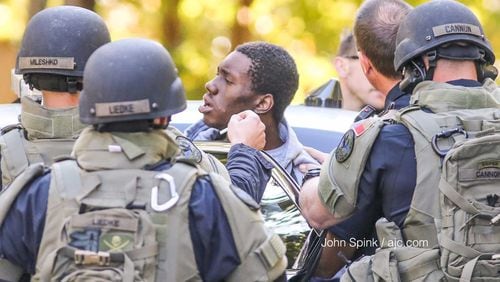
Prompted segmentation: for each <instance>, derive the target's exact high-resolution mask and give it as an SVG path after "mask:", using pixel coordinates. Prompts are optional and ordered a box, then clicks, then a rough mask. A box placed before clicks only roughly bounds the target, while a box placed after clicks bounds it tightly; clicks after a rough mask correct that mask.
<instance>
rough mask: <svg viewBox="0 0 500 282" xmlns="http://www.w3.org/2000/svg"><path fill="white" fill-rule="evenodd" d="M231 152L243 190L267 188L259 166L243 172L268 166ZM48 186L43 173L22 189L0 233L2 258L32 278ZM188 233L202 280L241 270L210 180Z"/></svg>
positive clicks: (194, 203) (202, 186)
mask: <svg viewBox="0 0 500 282" xmlns="http://www.w3.org/2000/svg"><path fill="white" fill-rule="evenodd" d="M233 147H234V148H232V150H231V151H230V154H229V155H228V158H229V159H230V160H231V161H234V162H236V161H238V160H239V159H241V158H243V159H245V160H246V162H241V163H239V164H240V169H241V171H233V173H232V174H235V175H237V176H238V177H237V178H238V179H240V180H241V179H242V178H246V179H252V180H251V181H250V182H248V181H243V180H241V181H240V184H242V185H256V186H253V187H262V186H264V187H265V185H264V184H263V183H262V182H265V183H267V181H268V179H269V177H267V178H266V177H265V176H266V175H269V174H268V173H266V172H265V170H263V168H262V165H259V166H255V165H253V166H252V167H246V166H247V165H248V164H249V162H250V163H252V162H253V163H254V164H255V163H256V162H261V163H262V164H264V166H269V163H267V162H266V161H265V160H263V159H261V158H262V157H261V155H260V154H259V153H258V151H255V150H251V149H249V148H248V147H246V146H244V145H235V146H233ZM254 166H255V167H254ZM168 167H170V164H164V165H162V166H159V167H157V168H155V169H154V170H158V171H160V170H164V169H167V168H168ZM250 176H252V177H250ZM256 176H263V177H261V178H260V177H256ZM245 183H246V184H245ZM49 184H50V173H46V174H45V175H44V176H42V177H39V178H37V179H35V180H34V181H33V182H32V183H31V184H30V185H29V186H28V187H26V188H25V189H23V191H22V192H21V193H20V194H19V195H18V197H17V199H16V202H15V203H14V205H13V206H12V208H11V209H10V211H9V213H8V215H7V217H6V218H5V221H4V224H3V225H2V226H1V227H0V256H2V257H5V258H7V259H8V260H9V261H11V262H12V263H14V264H16V265H19V266H21V267H23V268H24V270H25V271H26V272H28V273H34V272H35V265H36V257H37V254H38V248H39V246H40V242H41V238H42V234H43V229H44V225H45V214H46V211H47V202H48V192H49ZM253 187H249V186H245V187H241V188H242V189H243V190H245V191H252V189H250V188H253ZM262 193H263V191H262ZM251 195H254V196H255V197H262V195H261V191H254V192H253V193H252V194H251ZM255 200H256V201H257V199H255ZM189 231H190V235H191V241H192V243H193V249H194V252H195V259H196V264H197V266H198V270H199V272H200V274H201V277H202V278H203V280H205V281H221V280H223V279H224V278H225V277H227V276H228V275H229V274H230V273H231V272H232V271H233V270H234V269H235V268H236V267H237V266H238V265H239V264H240V258H239V256H238V253H237V250H236V246H235V243H234V239H233V236H232V233H231V229H230V226H229V223H228V220H227V217H226V214H225V212H224V210H223V209H222V206H221V204H220V201H219V199H218V198H217V195H216V193H215V191H214V190H213V188H212V184H211V182H210V179H209V178H208V177H201V178H198V180H197V181H196V183H195V187H194V188H193V191H192V194H191V198H190V201H189Z"/></svg>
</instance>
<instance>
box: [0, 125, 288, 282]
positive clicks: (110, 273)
mask: <svg viewBox="0 0 500 282" xmlns="http://www.w3.org/2000/svg"><path fill="white" fill-rule="evenodd" d="M176 154H177V144H175V142H173V140H172V139H171V138H170V137H169V136H168V135H167V134H166V133H165V132H163V131H161V130H155V131H153V132H149V133H113V134H110V133H98V132H96V131H94V130H93V129H92V128H87V129H84V131H83V132H82V133H81V135H80V138H79V139H78V140H77V142H76V143H75V147H74V156H75V157H76V161H73V160H66V161H62V162H57V163H55V164H54V165H53V166H52V170H51V183H50V189H49V199H48V207H47V213H46V222H45V228H44V233H43V236H42V241H41V244H40V248H39V252H38V257H37V265H36V274H35V275H34V276H33V281H61V280H64V279H67V281H73V280H78V279H87V280H88V281H99V280H102V281H201V277H200V275H199V273H198V269H197V265H196V261H195V258H194V252H193V246H192V242H191V238H190V236H189V208H188V205H189V199H190V195H191V190H192V188H193V184H194V183H195V181H196V179H197V178H198V177H199V176H202V175H207V173H206V172H204V171H203V170H201V169H200V168H198V167H196V166H193V165H192V164H191V163H184V162H177V163H175V164H173V166H172V167H171V168H169V169H167V170H166V171H147V170H143V169H140V168H142V167H144V166H146V165H148V164H149V165H151V164H155V163H158V162H159V161H161V160H165V159H174V158H175V156H176ZM33 170H34V169H31V167H30V168H29V169H28V170H27V172H26V173H32V174H33V172H32V171H33ZM36 171H37V170H35V172H36ZM208 176H209V178H210V179H211V182H212V185H213V189H214V191H215V192H216V194H217V197H218V199H219V200H220V202H221V205H222V208H223V209H224V211H225V213H226V216H227V219H228V222H229V226H230V227H231V232H232V234H233V238H234V241H235V245H236V248H237V252H238V254H239V257H240V260H241V264H240V265H239V266H238V267H237V268H236V269H235V270H234V271H233V272H232V273H231V275H230V276H229V277H227V280H228V281H271V280H274V279H276V278H277V277H279V276H280V275H281V274H282V273H283V271H284V269H285V267H286V256H285V246H284V244H283V242H282V241H281V239H280V238H279V237H278V236H277V235H276V234H273V233H272V232H270V231H269V230H267V229H266V228H265V227H264V221H263V219H262V215H261V214H260V212H259V211H258V210H252V209H250V208H249V207H248V206H246V205H245V204H244V203H243V202H242V201H241V200H239V198H238V197H237V196H236V195H235V194H234V192H233V191H232V188H231V186H230V184H229V183H228V182H227V181H226V180H224V179H223V178H222V177H221V176H219V175H217V174H214V173H210V174H208ZM25 178H26V177H25V175H24V173H23V174H21V176H20V177H19V178H18V179H16V181H15V182H14V183H13V184H12V187H11V188H9V189H7V190H6V192H10V190H11V189H12V191H15V190H16V189H17V188H18V187H16V186H17V185H16V184H17V183H24V182H23V180H24V179H25ZM12 193H14V192H12ZM1 216H2V214H0V219H1ZM0 266H1V265H0ZM0 270H1V269H0ZM0 274H1V271H0ZM0 277H1V276H0ZM64 281H66V280H64Z"/></svg>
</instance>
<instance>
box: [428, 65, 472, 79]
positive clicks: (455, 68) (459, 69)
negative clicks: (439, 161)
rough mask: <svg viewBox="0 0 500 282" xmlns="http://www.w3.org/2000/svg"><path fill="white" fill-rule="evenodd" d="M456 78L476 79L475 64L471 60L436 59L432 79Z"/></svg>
mask: <svg viewBox="0 0 500 282" xmlns="http://www.w3.org/2000/svg"><path fill="white" fill-rule="evenodd" d="M457 79H469V80H476V81H477V72H476V65H475V63H474V62H473V61H454V60H439V61H437V65H436V70H435V71H434V76H433V79H432V80H433V81H436V82H448V81H452V80H457Z"/></svg>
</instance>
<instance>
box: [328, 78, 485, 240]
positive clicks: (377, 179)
mask: <svg viewBox="0 0 500 282" xmlns="http://www.w3.org/2000/svg"><path fill="white" fill-rule="evenodd" d="M448 83H450V84H453V85H459V86H465V87H477V86H481V84H480V83H479V82H477V81H471V80H456V81H450V82H448ZM409 98H410V95H407V94H404V93H401V91H400V90H399V87H397V89H395V88H393V89H392V90H391V92H390V94H389V95H388V100H389V99H391V101H390V102H388V103H386V106H390V105H394V107H395V109H399V108H402V107H405V106H408V102H409ZM405 101H407V102H406V104H405ZM424 110H425V109H424ZM416 167H417V163H416V157H415V150H414V142H413V138H412V136H411V133H410V131H409V130H408V129H407V128H406V127H405V126H403V125H401V124H387V125H385V126H384V127H383V128H382V129H381V131H380V133H379V136H378V137H377V139H376V140H375V142H374V144H373V147H372V150H371V152H370V156H369V157H368V159H367V162H366V165H365V169H364V171H363V174H362V175H361V179H360V183H359V186H358V199H357V207H356V211H355V212H354V214H353V215H352V217H350V218H349V219H347V220H345V221H343V222H341V223H339V224H337V225H335V226H332V227H330V228H329V230H330V231H331V232H332V233H333V234H335V235H336V236H337V237H339V238H340V239H343V240H347V241H349V240H353V239H356V240H363V239H365V238H372V236H373V235H374V234H375V222H376V221H377V220H378V219H379V218H380V217H385V218H387V220H389V221H393V222H395V223H396V224H397V225H398V226H399V227H400V228H401V227H402V226H403V223H404V220H405V218H406V215H407V214H408V211H409V209H410V204H411V200H412V197H413V192H414V190H415V185H416V178H417V168H416Z"/></svg>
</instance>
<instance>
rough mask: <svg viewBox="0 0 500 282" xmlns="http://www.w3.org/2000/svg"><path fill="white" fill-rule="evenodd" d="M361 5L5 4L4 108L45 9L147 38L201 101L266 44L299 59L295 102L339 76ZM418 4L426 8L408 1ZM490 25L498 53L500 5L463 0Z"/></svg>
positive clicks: (24, 0)
mask: <svg viewBox="0 0 500 282" xmlns="http://www.w3.org/2000/svg"><path fill="white" fill-rule="evenodd" d="M361 2H362V1H361V0H350V1H349V0H274V1H267V0H222V1H221V0H203V1H202V0H64V1H63V0H31V1H29V0H0V62H2V63H1V64H0V102H4V103H5V102H10V101H12V100H13V99H14V96H13V94H12V93H11V91H10V87H9V86H10V69H12V68H13V67H14V64H15V56H16V52H17V48H18V46H19V41H20V39H21V37H22V34H23V30H24V27H25V25H26V23H27V21H28V20H29V18H30V17H31V16H32V15H33V14H35V13H36V12H38V11H39V10H41V9H43V8H45V7H52V6H57V5H63V4H67V5H77V6H81V7H85V8H87V9H91V10H94V11H96V12H97V13H98V14H100V15H101V16H102V17H103V18H104V19H105V21H106V23H107V24H108V27H109V29H110V31H111V35H112V39H113V40H117V39H121V38H126V37H145V38H150V39H154V40H158V41H160V42H162V43H163V44H164V46H165V47H167V48H168V49H169V51H170V52H171V54H172V56H173V58H174V61H175V62H176V64H177V66H178V68H179V73H180V75H181V77H182V79H183V81H184V84H185V87H186V92H187V94H188V97H189V98H190V99H200V98H201V96H202V95H203V93H205V89H204V84H205V82H207V81H208V80H210V79H211V78H212V77H213V76H214V75H215V71H216V68H217V65H218V63H219V62H220V61H221V60H222V58H223V57H224V56H225V55H226V54H227V53H228V52H230V51H231V50H232V49H234V47H236V46H237V45H238V44H240V43H243V42H246V41H253V40H265V41H269V42H271V43H275V44H278V45H281V46H283V47H284V48H286V49H287V50H288V51H289V52H290V53H291V54H292V56H293V57H294V58H295V60H296V62H297V65H298V69H299V74H300V86H299V90H298V92H297V95H296V97H295V99H294V101H293V102H294V103H301V102H302V101H303V98H304V94H305V93H307V92H308V91H310V90H312V89H314V88H315V87H317V86H319V85H320V84H322V83H323V82H325V81H326V80H328V79H329V78H331V77H334V76H336V73H335V70H334V68H333V67H332V65H331V58H332V56H333V55H334V54H335V52H336V49H337V45H338V43H339V39H340V34H341V33H342V31H343V30H344V29H350V28H351V27H352V24H353V20H354V16H355V13H356V9H357V7H358V6H359V5H360V4H361ZM408 2H409V3H410V4H412V5H417V4H419V3H422V2H424V1H422V0H412V1H408ZM461 2H462V3H464V4H466V5H468V6H469V7H471V8H472V9H473V11H474V12H475V13H476V15H477V16H478V17H479V18H480V20H481V22H482V23H483V24H484V27H485V30H486V35H487V36H488V37H489V39H490V41H491V42H492V44H493V46H494V48H495V47H496V48H495V49H498V48H500V36H499V35H498V34H497V33H498V32H497V30H499V27H500V21H497V20H496V19H497V18H498V16H499V15H500V0H482V1H477V0H463V1H461Z"/></svg>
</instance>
